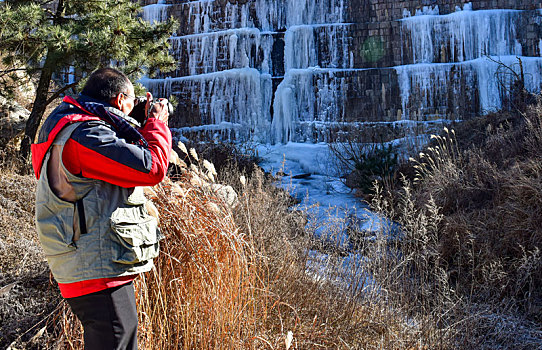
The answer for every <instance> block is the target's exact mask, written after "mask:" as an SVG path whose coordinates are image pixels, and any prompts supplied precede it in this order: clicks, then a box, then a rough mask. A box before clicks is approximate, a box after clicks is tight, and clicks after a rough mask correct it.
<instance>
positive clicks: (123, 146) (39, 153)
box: [32, 96, 172, 298]
mask: <svg viewBox="0 0 542 350" xmlns="http://www.w3.org/2000/svg"><path fill="white" fill-rule="evenodd" d="M81 99H82V100H87V101H93V100H92V99H89V98H87V97H84V96H82V97H80V100H81ZM93 102H95V101H93ZM75 122H81V124H80V126H79V127H78V128H77V129H75V131H74V132H73V133H72V135H71V137H70V139H69V140H68V142H67V143H66V145H65V146H64V151H63V154H62V161H63V163H64V165H65V166H66V168H67V169H68V170H69V171H70V172H71V173H72V174H75V175H78V176H82V177H86V178H92V179H98V180H102V181H106V182H109V183H111V184H114V185H117V186H121V187H127V188H129V187H135V186H153V185H156V184H158V183H159V182H160V181H162V180H163V179H164V177H165V175H166V172H167V168H168V163H169V154H170V152H171V147H172V137H171V132H170V130H169V128H168V127H167V125H166V124H164V123H163V122H162V121H159V120H157V119H154V118H149V119H148V120H147V123H146V124H145V125H144V126H143V127H142V128H140V129H139V132H140V133H141V135H142V136H143V137H144V138H145V140H146V141H147V143H148V146H143V145H139V144H132V143H128V142H126V141H125V140H124V139H123V138H121V137H118V135H117V133H116V131H115V130H114V129H113V127H112V126H111V125H110V124H108V123H107V122H105V121H103V120H101V119H100V118H99V117H98V116H96V115H93V114H91V113H90V112H88V111H86V110H84V109H83V107H82V106H81V105H80V104H79V102H78V101H76V100H74V99H73V98H71V97H65V98H64V100H63V103H62V104H61V105H60V106H59V107H58V108H57V109H55V110H54V111H53V113H51V115H50V116H49V117H48V118H47V119H46V121H45V122H44V124H43V126H42V128H41V130H40V134H39V136H38V142H37V143H36V144H33V145H32V166H33V168H34V172H35V175H36V177H37V178H38V179H39V177H40V171H41V167H42V163H43V160H44V158H45V155H46V154H47V151H48V150H49V148H50V147H51V145H52V143H53V141H54V139H55V137H56V135H57V134H58V133H59V132H60V130H62V128H63V127H65V126H66V125H68V124H71V123H75ZM133 278H135V276H133V277H132V278H126V277H123V278H113V279H111V278H109V279H97V280H89V281H82V282H76V283H69V284H61V285H60V290H61V292H62V295H63V296H64V297H68V298H69V297H75V296H80V295H85V294H89V293H93V292H97V291H100V290H103V289H106V288H110V287H114V286H117V285H119V284H123V283H127V282H130V281H131V280H133Z"/></svg>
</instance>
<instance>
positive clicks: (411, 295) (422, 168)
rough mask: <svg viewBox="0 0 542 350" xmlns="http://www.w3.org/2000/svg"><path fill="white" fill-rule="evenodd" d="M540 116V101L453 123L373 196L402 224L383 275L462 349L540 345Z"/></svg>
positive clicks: (402, 299)
mask: <svg viewBox="0 0 542 350" xmlns="http://www.w3.org/2000/svg"><path fill="white" fill-rule="evenodd" d="M541 118H542V105H541V104H538V105H537V106H532V107H531V108H529V109H527V110H526V112H525V113H522V112H517V113H498V114H494V115H491V116H488V117H485V118H478V119H475V120H471V121H468V122H465V123H464V124H460V125H458V126H457V129H456V130H457V131H453V130H452V131H448V130H447V129H446V130H445V133H444V135H442V136H436V137H433V141H432V143H431V144H430V145H429V147H427V148H426V149H425V150H424V151H423V152H422V153H420V155H419V156H418V157H417V159H416V160H412V161H411V162H410V163H409V164H407V165H405V166H403V168H402V173H403V174H407V175H406V177H405V176H403V177H398V178H397V182H396V184H395V186H387V187H386V188H385V189H384V190H382V189H380V190H379V192H377V195H376V196H375V199H374V202H373V205H374V207H375V208H376V209H377V210H379V211H380V212H382V213H385V215H388V216H390V217H393V218H394V220H396V222H397V223H398V224H399V225H400V227H401V231H400V232H401V233H400V235H401V239H399V240H397V241H394V243H393V244H391V245H390V244H388V245H387V248H386V249H389V252H390V253H389V254H386V253H385V252H382V254H383V256H384V255H386V256H388V257H389V256H390V255H391V256H392V258H391V262H389V261H387V260H388V259H387V258H383V259H380V260H381V261H380V266H379V267H380V268H381V270H383V271H380V273H382V272H383V273H384V276H381V275H379V274H378V273H377V274H376V277H377V280H379V281H384V282H382V283H383V285H384V286H385V287H386V288H389V289H390V290H392V291H393V292H394V294H395V297H394V299H395V300H396V302H397V303H398V304H400V305H411V307H410V308H409V309H410V310H411V311H413V312H414V313H415V314H420V313H421V314H424V315H428V316H429V315H433V317H434V320H435V322H436V323H435V324H436V325H438V327H439V328H440V330H441V331H443V332H444V335H445V336H446V337H447V338H448V341H447V343H448V344H453V346H454V347H456V348H465V349H474V348H476V349H481V348H486V349H494V348H513V349H533V348H539V347H540V346H542V332H540V325H541V323H542V319H541V315H542V289H541V288H540V286H541V285H542V254H541V249H542V166H541V165H540V164H542V119H541ZM393 276H395V277H396V278H395V279H393ZM390 278H391V279H393V283H392V282H390Z"/></svg>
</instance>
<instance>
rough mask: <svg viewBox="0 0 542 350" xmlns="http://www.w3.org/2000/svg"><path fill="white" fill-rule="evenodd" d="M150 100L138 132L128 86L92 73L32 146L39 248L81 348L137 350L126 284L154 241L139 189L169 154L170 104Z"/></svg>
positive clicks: (158, 177)
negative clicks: (77, 329) (80, 335)
mask: <svg viewBox="0 0 542 350" xmlns="http://www.w3.org/2000/svg"><path fill="white" fill-rule="evenodd" d="M151 100H152V96H151V94H150V93H147V106H146V112H147V115H148V119H147V120H146V121H145V122H144V125H139V123H138V122H137V121H136V120H134V119H132V118H131V117H129V116H128V114H129V113H130V112H131V111H132V109H133V108H134V104H135V103H136V98H135V96H134V87H133V85H132V83H131V82H130V80H129V79H128V78H127V77H126V76H125V75H124V74H123V73H121V72H120V71H118V70H115V69H112V68H103V69H98V70H96V71H95V72H93V73H92V74H91V75H90V77H89V79H88V81H87V83H86V85H85V86H84V88H83V90H82V92H81V95H80V96H79V98H78V99H77V100H75V99H73V98H70V97H66V98H64V101H63V102H62V104H61V105H60V106H59V107H58V108H57V109H55V110H54V111H53V112H52V113H51V115H50V116H49V117H48V118H47V119H46V121H45V122H44V124H43V126H42V128H41V131H40V134H39V137H38V142H37V143H36V144H34V145H32V165H33V167H34V172H35V174H36V177H37V178H38V179H39V180H38V187H37V191H36V225H37V229H38V234H39V238H40V242H41V244H42V247H43V250H44V253H45V255H46V257H47V261H48V263H49V266H50V268H51V271H52V273H53V276H54V277H55V279H56V281H57V282H58V285H59V288H60V292H61V294H62V296H63V297H64V298H66V299H67V301H68V303H69V305H70V307H71V308H72V311H73V312H74V313H75V315H77V317H78V318H79V320H81V323H82V324H83V328H84V340H85V349H100V350H103V349H137V311H136V305H135V295H134V288H133V284H132V281H133V280H134V279H135V278H136V276H137V274H139V273H141V272H145V271H148V270H150V269H151V268H152V266H153V265H152V259H153V258H155V257H156V256H157V255H158V240H159V237H158V232H157V220H156V218H154V217H153V216H151V215H150V214H149V211H148V210H147V208H146V204H148V203H147V200H146V198H145V196H144V195H143V191H142V188H141V187H137V186H151V185H155V184H157V183H159V182H160V181H162V179H163V178H164V176H165V174H166V171H167V166H168V157H169V154H170V151H171V133H170V131H169V128H168V127H167V121H168V117H169V115H168V108H167V101H166V100H162V101H160V102H157V103H154V104H153V105H152V107H150V106H151ZM149 109H150V110H149Z"/></svg>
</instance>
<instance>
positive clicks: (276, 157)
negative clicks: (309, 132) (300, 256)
mask: <svg viewBox="0 0 542 350" xmlns="http://www.w3.org/2000/svg"><path fill="white" fill-rule="evenodd" d="M258 154H259V156H260V157H261V158H262V159H263V161H262V162H261V163H260V165H261V166H262V167H263V168H264V169H265V171H267V172H269V173H271V174H273V175H277V173H279V175H280V173H281V172H282V173H284V175H283V176H282V179H281V183H280V186H281V187H282V188H284V189H286V190H288V191H289V192H290V194H291V195H293V196H294V197H295V198H297V199H298V200H299V201H300V204H299V208H300V209H306V210H307V211H308V213H309V215H310V216H311V217H312V219H313V220H316V222H317V223H316V226H317V230H316V234H317V235H318V236H320V237H321V236H325V237H321V238H324V239H327V238H328V236H329V235H330V234H331V235H336V237H332V238H337V239H338V242H340V243H341V245H342V246H343V248H348V235H347V233H346V231H347V227H348V225H356V229H357V230H362V231H370V232H372V231H376V230H379V229H380V226H381V225H380V219H379V217H378V216H377V215H375V214H374V213H372V212H371V211H369V210H368V207H367V205H366V204H364V203H363V202H362V201H361V199H360V198H357V197H355V196H354V195H353V192H352V191H351V190H350V189H349V188H348V187H346V186H345V184H344V183H343V181H342V180H341V179H340V178H338V177H337V174H336V170H335V166H334V164H333V161H332V160H331V155H330V152H329V148H328V145H327V144H326V143H318V144H307V143H294V142H289V143H287V144H279V145H259V146H258Z"/></svg>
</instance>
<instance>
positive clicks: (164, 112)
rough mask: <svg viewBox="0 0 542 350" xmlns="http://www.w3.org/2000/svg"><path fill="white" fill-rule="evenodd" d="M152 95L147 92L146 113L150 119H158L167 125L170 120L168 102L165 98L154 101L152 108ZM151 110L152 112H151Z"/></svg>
mask: <svg viewBox="0 0 542 350" xmlns="http://www.w3.org/2000/svg"><path fill="white" fill-rule="evenodd" d="M151 101H152V94H151V93H150V92H147V105H146V106H145V111H146V113H147V116H148V117H149V118H156V119H158V120H161V121H163V122H164V123H165V124H166V125H167V122H168V119H169V112H168V100H167V99H165V98H161V99H158V100H156V101H154V103H153V104H152V108H150V107H151ZM149 108H150V110H149Z"/></svg>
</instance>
